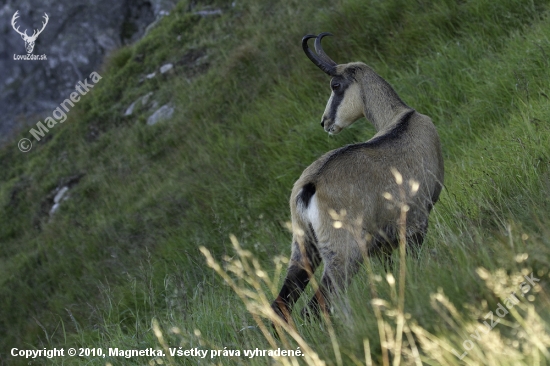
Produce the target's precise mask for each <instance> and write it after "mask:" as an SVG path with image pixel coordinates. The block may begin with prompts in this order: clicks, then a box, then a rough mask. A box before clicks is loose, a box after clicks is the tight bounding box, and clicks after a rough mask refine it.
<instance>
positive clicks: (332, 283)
mask: <svg viewBox="0 0 550 366" xmlns="http://www.w3.org/2000/svg"><path fill="white" fill-rule="evenodd" d="M347 239H348V241H347V243H349V245H345V246H341V247H339V248H334V247H332V248H329V247H328V246H326V247H324V248H321V257H322V259H323V261H324V262H325V268H324V271H323V276H322V278H321V283H320V285H319V288H318V289H317V290H316V291H315V294H314V295H313V297H312V298H311V300H310V301H309V303H308V305H307V306H306V307H305V308H304V309H303V310H302V315H303V316H304V318H309V317H311V316H314V317H319V315H320V312H323V313H325V314H328V311H329V308H330V301H331V299H334V298H335V297H336V296H338V295H339V294H341V293H342V292H344V291H345V289H346V287H347V286H348V285H349V283H350V282H351V279H352V278H353V276H354V275H355V274H356V273H357V271H358V270H359V265H360V264H361V262H362V260H363V255H362V252H361V250H360V249H359V246H358V244H357V243H356V242H355V241H354V240H353V239H352V238H351V236H350V237H348V238H347ZM340 243H342V242H340ZM344 243H346V242H344Z"/></svg>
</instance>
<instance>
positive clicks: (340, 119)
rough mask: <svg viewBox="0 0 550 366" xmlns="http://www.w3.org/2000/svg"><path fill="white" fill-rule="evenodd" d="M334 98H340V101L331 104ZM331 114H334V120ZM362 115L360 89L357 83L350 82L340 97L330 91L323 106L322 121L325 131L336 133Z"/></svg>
mask: <svg viewBox="0 0 550 366" xmlns="http://www.w3.org/2000/svg"><path fill="white" fill-rule="evenodd" d="M335 98H336V99H339V98H341V101H340V103H338V104H337V105H334V106H333V104H334V100H335ZM332 108H336V112H334V111H332ZM332 116H334V120H332ZM362 116H363V100H362V98H361V90H360V89H359V84H358V83H352V84H351V85H349V86H348V87H347V88H346V90H345V91H344V95H343V96H342V97H339V96H338V95H335V93H334V92H332V94H331V95H330V98H329V100H328V102H327V106H326V107H325V112H324V113H323V119H322V120H323V121H324V128H325V131H327V132H328V133H330V134H331V135H336V134H338V133H340V131H342V130H343V129H344V128H346V127H348V126H349V125H351V124H352V123H353V122H355V121H357V120H358V119H359V118H361V117H362Z"/></svg>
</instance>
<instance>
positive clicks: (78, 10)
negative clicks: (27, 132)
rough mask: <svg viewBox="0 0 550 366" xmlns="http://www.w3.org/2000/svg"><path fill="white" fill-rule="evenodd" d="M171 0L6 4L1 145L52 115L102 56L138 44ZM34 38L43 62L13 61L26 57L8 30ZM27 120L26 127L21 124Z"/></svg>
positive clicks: (1, 18)
mask: <svg viewBox="0 0 550 366" xmlns="http://www.w3.org/2000/svg"><path fill="white" fill-rule="evenodd" d="M175 3H176V0H135V1H130V0H109V1H105V0H98V1H84V0H76V1H68V0H55V1H54V0H43V1H38V0H26V1H25V0H23V1H15V0H8V1H7V2H6V3H5V4H4V5H2V6H0V110H1V111H2V112H3V113H2V118H1V119H0V144H1V143H2V142H3V141H2V140H4V141H5V140H6V139H8V138H10V135H12V134H13V132H14V131H17V130H19V129H23V128H27V126H28V125H25V123H30V124H32V123H33V120H35V121H34V123H36V121H37V120H39V119H40V116H41V115H42V114H44V113H45V114H51V111H52V110H53V109H55V108H56V107H57V106H58V105H59V103H60V101H62V100H63V99H65V98H67V95H69V94H70V93H71V92H72V91H74V88H75V84H76V83H77V82H78V81H79V80H83V79H84V78H85V77H86V75H89V74H90V73H91V72H92V71H98V69H99V67H100V65H101V63H102V61H103V57H104V56H105V54H107V53H108V52H109V51H111V50H113V49H115V48H117V47H119V46H121V45H123V44H126V43H130V42H133V41H135V40H137V39H139V38H140V37H141V36H142V35H143V34H144V33H145V31H146V28H147V26H149V25H150V24H151V23H153V22H155V21H156V20H157V19H159V18H160V17H162V16H164V15H166V14H168V12H169V11H170V10H171V9H172V7H173V6H174V4H175ZM16 11H19V13H18V15H19V17H18V19H17V26H19V30H20V31H21V32H23V31H24V30H25V29H27V34H28V35H31V34H32V33H33V29H37V28H41V27H42V22H43V21H44V19H43V15H44V13H46V14H47V15H48V18H49V20H48V24H47V25H46V27H45V28H44V31H43V32H42V33H41V34H40V35H39V36H38V37H37V39H36V44H35V47H34V50H33V54H34V55H35V56H41V55H45V56H46V59H45V60H32V61H31V60H14V55H27V52H26V49H25V43H24V42H23V40H22V38H21V36H20V35H19V34H18V33H17V32H16V31H15V30H14V29H13V28H12V25H11V22H12V17H13V15H14V14H15V12H16ZM25 121H26V122H25Z"/></svg>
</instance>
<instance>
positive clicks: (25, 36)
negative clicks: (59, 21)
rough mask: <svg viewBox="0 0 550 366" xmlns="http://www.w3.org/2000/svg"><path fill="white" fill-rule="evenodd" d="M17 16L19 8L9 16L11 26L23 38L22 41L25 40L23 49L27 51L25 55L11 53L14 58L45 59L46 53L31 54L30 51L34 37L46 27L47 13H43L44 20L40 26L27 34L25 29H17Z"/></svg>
mask: <svg viewBox="0 0 550 366" xmlns="http://www.w3.org/2000/svg"><path fill="white" fill-rule="evenodd" d="M17 18H19V10H17V11H16V12H15V14H13V17H12V18H11V26H12V27H13V29H14V30H15V31H16V32H17V33H19V35H20V36H21V38H23V41H25V50H26V51H27V54H26V55H16V54H14V55H13V59H14V60H46V55H33V54H32V51H33V50H34V43H35V42H36V38H38V36H39V35H40V33H42V31H43V30H44V28H46V25H47V24H48V20H49V19H50V18H49V17H48V14H46V13H44V16H43V18H44V21H43V22H42V28H41V29H40V30H38V29H35V30H34V31H33V33H32V35H30V36H29V35H28V34H27V30H26V29H25V31H24V32H21V31H20V30H19V26H18V25H16V24H15V23H16V21H17Z"/></svg>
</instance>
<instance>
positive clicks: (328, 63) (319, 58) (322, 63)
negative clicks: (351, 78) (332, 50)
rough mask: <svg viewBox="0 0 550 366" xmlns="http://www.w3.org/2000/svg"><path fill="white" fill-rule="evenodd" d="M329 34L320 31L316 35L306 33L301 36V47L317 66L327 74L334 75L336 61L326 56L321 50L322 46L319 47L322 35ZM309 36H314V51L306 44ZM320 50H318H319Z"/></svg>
mask: <svg viewBox="0 0 550 366" xmlns="http://www.w3.org/2000/svg"><path fill="white" fill-rule="evenodd" d="M327 35H331V34H330V33H321V34H319V35H318V36H315V35H312V34H308V35H306V36H304V38H302V48H303V49H304V52H305V53H306V56H307V57H308V58H309V59H310V60H311V61H312V62H313V63H314V64H315V65H317V67H318V68H320V69H321V70H323V71H324V72H326V73H327V74H329V75H330V76H334V75H335V72H336V62H334V61H332V60H331V59H330V57H328V56H327V55H326V54H325V52H324V51H323V48H322V47H321V39H322V38H323V37H324V36H327ZM310 38H315V50H316V51H317V54H316V53H313V52H312V51H311V49H310V48H309V47H308V45H307V41H308V40H309V39H310ZM319 50H320V52H319Z"/></svg>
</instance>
